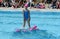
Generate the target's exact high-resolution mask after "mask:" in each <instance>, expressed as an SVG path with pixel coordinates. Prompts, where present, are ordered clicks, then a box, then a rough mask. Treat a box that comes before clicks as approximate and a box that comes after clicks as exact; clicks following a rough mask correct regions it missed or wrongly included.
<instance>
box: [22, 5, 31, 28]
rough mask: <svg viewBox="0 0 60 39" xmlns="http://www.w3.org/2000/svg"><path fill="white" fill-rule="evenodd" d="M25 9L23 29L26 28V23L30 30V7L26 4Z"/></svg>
mask: <svg viewBox="0 0 60 39" xmlns="http://www.w3.org/2000/svg"><path fill="white" fill-rule="evenodd" d="M24 8H25V9H24V10H23V17H24V24H23V28H25V24H26V22H27V23H28V26H29V28H30V11H29V10H28V5H27V4H26V5H25V6H24Z"/></svg>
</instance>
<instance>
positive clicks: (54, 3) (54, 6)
mask: <svg viewBox="0 0 60 39" xmlns="http://www.w3.org/2000/svg"><path fill="white" fill-rule="evenodd" d="M56 2H57V0H53V1H52V6H51V7H52V8H53V9H55V8H56Z"/></svg>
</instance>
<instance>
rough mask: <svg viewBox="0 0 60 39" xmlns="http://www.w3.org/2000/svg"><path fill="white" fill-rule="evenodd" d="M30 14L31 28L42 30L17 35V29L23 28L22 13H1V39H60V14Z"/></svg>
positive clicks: (37, 12)
mask: <svg viewBox="0 0 60 39" xmlns="http://www.w3.org/2000/svg"><path fill="white" fill-rule="evenodd" d="M30 13H31V14H30V15H31V22H30V23H31V26H34V25H37V27H38V28H39V29H40V30H37V31H29V32H18V33H17V32H15V29H19V28H21V27H22V26H23V15H22V11H3V10H2V11H0V39H60V12H51V11H50V12H49V11H47V12H42V11H31V12H30ZM26 26H27V27H26V28H28V25H26Z"/></svg>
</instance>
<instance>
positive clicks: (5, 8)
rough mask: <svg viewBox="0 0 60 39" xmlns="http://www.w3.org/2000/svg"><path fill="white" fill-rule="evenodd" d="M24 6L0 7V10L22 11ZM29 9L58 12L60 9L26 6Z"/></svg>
mask: <svg viewBox="0 0 60 39" xmlns="http://www.w3.org/2000/svg"><path fill="white" fill-rule="evenodd" d="M23 9H24V8H12V7H9V8H7V7H0V11H22V10H23ZM28 9H29V10H31V11H44V12H48V11H50V12H60V9H49V8H46V9H37V8H28Z"/></svg>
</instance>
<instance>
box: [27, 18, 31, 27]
mask: <svg viewBox="0 0 60 39" xmlns="http://www.w3.org/2000/svg"><path fill="white" fill-rule="evenodd" d="M27 23H28V26H29V28H31V27H30V19H28V20H27Z"/></svg>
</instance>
